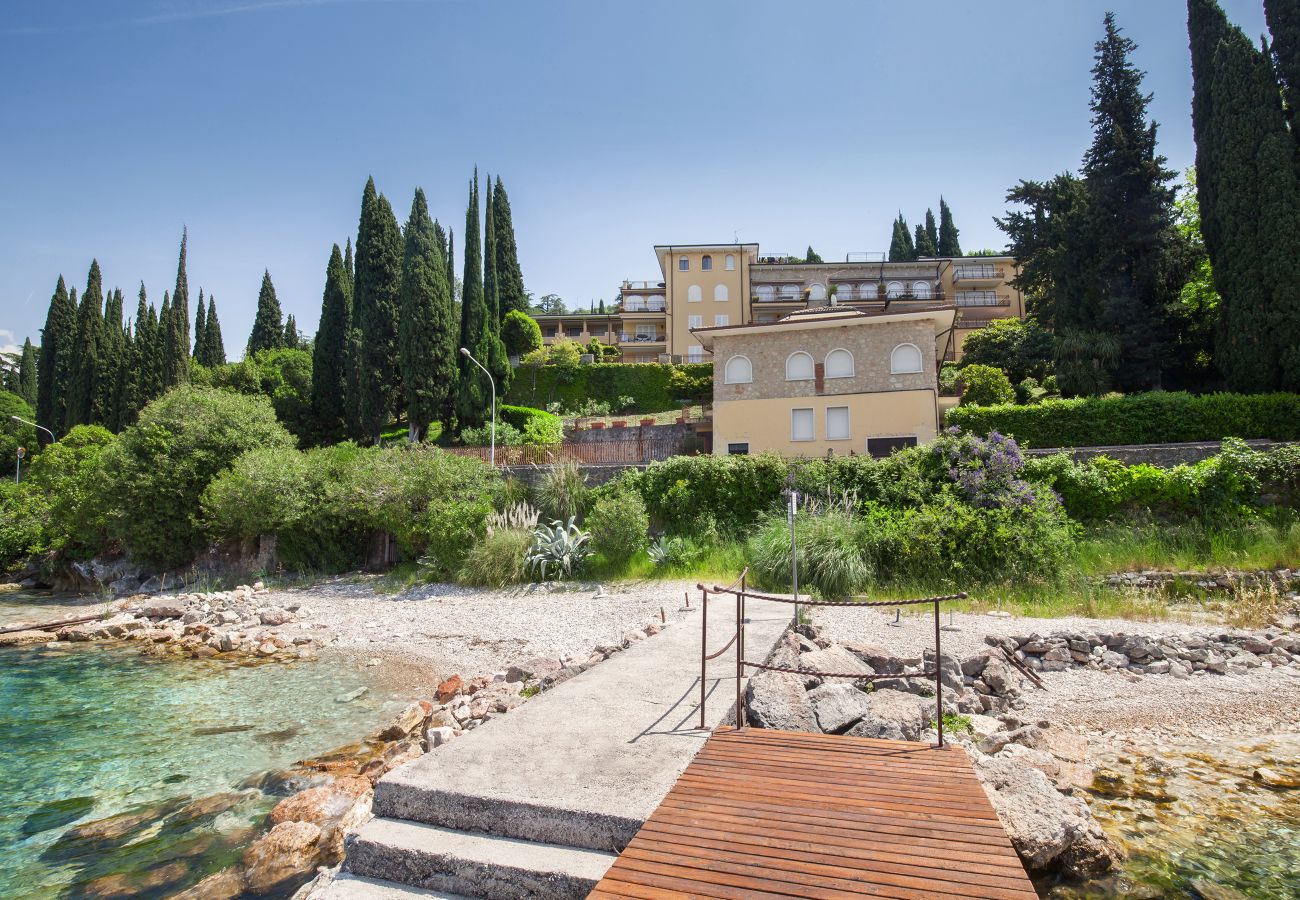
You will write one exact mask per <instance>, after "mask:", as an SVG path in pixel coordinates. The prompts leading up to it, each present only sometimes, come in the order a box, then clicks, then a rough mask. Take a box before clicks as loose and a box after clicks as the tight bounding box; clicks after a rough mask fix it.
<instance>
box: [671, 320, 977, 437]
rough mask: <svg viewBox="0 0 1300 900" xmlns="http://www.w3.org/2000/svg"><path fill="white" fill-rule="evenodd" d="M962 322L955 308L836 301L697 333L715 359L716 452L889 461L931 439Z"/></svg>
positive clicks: (710, 328) (937, 425)
mask: <svg viewBox="0 0 1300 900" xmlns="http://www.w3.org/2000/svg"><path fill="white" fill-rule="evenodd" d="M956 324H957V308H956V307H955V306H954V305H953V304H951V303H948V304H942V305H940V304H934V303H931V304H929V305H927V306H919V305H915V304H914V305H913V306H912V307H911V308H910V309H906V310H902V309H894V310H876V311H866V310H862V309H855V308H850V307H845V306H840V305H837V304H834V303H831V304H828V305H824V306H819V307H811V308H804V309H802V310H796V311H794V312H791V313H788V314H787V315H785V316H784V317H782V318H779V319H775V320H773V321H769V322H762V323H757V322H756V323H753V324H747V325H720V326H712V327H704V328H702V329H699V330H697V331H694V332H693V333H692V335H691V338H692V340H694V341H695V342H697V343H699V344H700V345H701V346H702V347H703V348H704V350H705V351H706V352H709V353H711V354H712V358H713V365H714V372H713V452H714V453H715V454H744V453H759V452H763V451H775V452H777V453H780V454H782V455H783V456H787V457H794V456H825V455H827V454H828V453H829V454H835V455H841V456H848V455H862V454H870V455H874V456H883V455H888V454H889V453H890V452H892V451H893V450H894V449H897V448H899V447H906V446H913V445H915V444H918V443H925V442H926V441H931V440H933V439H934V438H935V437H936V436H937V435H938V432H939V396H938V395H939V391H938V373H939V366H940V365H941V364H942V362H943V358H944V356H945V354H946V352H947V350H948V348H949V347H950V346H951V345H952V337H953V333H954V331H955V329H956Z"/></svg>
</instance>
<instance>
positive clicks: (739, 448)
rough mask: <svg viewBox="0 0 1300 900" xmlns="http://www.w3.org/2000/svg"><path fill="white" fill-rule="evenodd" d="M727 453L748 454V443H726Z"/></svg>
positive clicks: (734, 454)
mask: <svg viewBox="0 0 1300 900" xmlns="http://www.w3.org/2000/svg"><path fill="white" fill-rule="evenodd" d="M727 455H728V456H748V455H749V444H748V443H743V444H728V445H727Z"/></svg>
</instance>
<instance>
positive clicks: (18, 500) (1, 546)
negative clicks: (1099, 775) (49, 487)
mask: <svg viewBox="0 0 1300 900" xmlns="http://www.w3.org/2000/svg"><path fill="white" fill-rule="evenodd" d="M48 516H49V508H48V505H47V504H46V501H45V496H44V495H43V494H41V493H40V492H39V491H34V490H32V489H31V488H29V487H28V486H27V485H22V486H19V485H17V484H14V482H13V481H12V479H3V480H0V572H10V571H13V570H14V569H15V568H17V567H18V566H19V565H20V564H21V563H22V562H23V561H24V560H26V559H28V558H29V557H32V556H35V555H36V554H38V553H44V552H45V550H46V549H48V547H47V544H46V537H45V522H46V520H47V518H48Z"/></svg>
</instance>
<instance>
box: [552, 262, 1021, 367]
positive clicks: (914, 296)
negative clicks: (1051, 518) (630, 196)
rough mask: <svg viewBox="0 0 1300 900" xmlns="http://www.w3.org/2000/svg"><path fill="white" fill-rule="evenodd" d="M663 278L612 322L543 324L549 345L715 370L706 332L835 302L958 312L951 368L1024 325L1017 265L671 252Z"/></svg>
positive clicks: (644, 287)
mask: <svg viewBox="0 0 1300 900" xmlns="http://www.w3.org/2000/svg"><path fill="white" fill-rule="evenodd" d="M655 256H656V257H657V259H658V262H659V271H660V277H659V278H653V279H648V280H643V281H624V282H623V284H622V286H621V287H620V289H619V297H618V301H617V302H616V305H615V308H614V309H613V310H611V311H609V312H607V313H604V314H595V313H573V314H568V315H563V316H554V315H551V316H547V315H542V316H537V321H538V324H539V325H541V328H542V338H543V342H544V343H553V342H554V341H556V340H560V339H562V338H569V339H571V340H575V341H579V342H581V343H584V344H585V343H588V342H589V341H590V340H591V339H592V338H593V337H594V338H598V339H599V340H600V342H601V343H603V344H608V345H610V346H615V347H617V348H618V349H619V351H620V358H621V360H622V361H623V362H628V363H648V362H705V361H707V360H706V356H705V347H704V345H703V344H702V343H701V341H700V340H699V339H698V338H697V337H696V336H695V332H696V330H697V329H704V328H719V327H722V328H725V327H731V326H737V325H757V324H768V323H772V322H776V321H778V320H780V319H782V318H784V317H785V316H787V315H789V314H790V313H792V312H795V311H797V310H802V309H809V308H817V307H819V306H822V305H825V304H827V303H829V302H832V301H833V302H834V303H836V304H837V305H838V306H840V307H844V308H847V309H856V310H861V311H863V312H868V313H881V312H894V311H899V310H906V309H909V308H923V307H928V306H932V305H935V304H950V305H952V306H953V307H954V308H955V309H956V324H955V327H954V328H953V330H952V332H951V335H950V338H951V342H950V345H949V346H948V347H946V348H944V352H943V356H942V359H949V360H955V359H958V358H960V356H961V347H962V343H963V342H964V341H965V339H966V337H967V336H968V335H970V334H972V333H974V332H975V331H977V330H978V329H980V328H983V327H984V326H986V325H988V323H989V322H991V321H993V320H994V319H1002V318H1011V317H1016V318H1023V317H1024V315H1025V303H1024V297H1023V295H1022V294H1021V292H1020V291H1018V290H1016V289H1015V288H1013V287H1012V286H1011V284H1010V282H1011V280H1012V279H1013V278H1015V277H1016V275H1017V274H1018V273H1019V266H1018V265H1017V263H1016V260H1015V259H1014V258H1013V257H1009V256H995V257H962V258H953V259H949V258H942V259H922V260H917V261H915V262H896V263H891V262H887V261H886V260H885V258H884V254H878V253H877V254H873V253H850V254H848V255H847V256H846V258H845V260H844V261H843V262H822V263H805V262H797V261H794V260H793V259H792V258H791V257H790V256H788V255H786V254H783V253H765V252H762V251H760V248H759V245H758V244H739V243H735V244H661V245H657V246H656V247H655Z"/></svg>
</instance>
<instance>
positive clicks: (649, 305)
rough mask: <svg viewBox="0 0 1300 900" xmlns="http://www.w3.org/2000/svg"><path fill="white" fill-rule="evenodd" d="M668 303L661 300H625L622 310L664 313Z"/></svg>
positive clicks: (626, 311) (627, 311)
mask: <svg viewBox="0 0 1300 900" xmlns="http://www.w3.org/2000/svg"><path fill="white" fill-rule="evenodd" d="M666 307H667V303H666V302H665V301H663V300H660V299H655V300H633V299H625V300H624V301H623V305H622V306H621V307H620V309H621V310H622V311H623V312H625V313H629V312H663V311H664V309H665V308H666Z"/></svg>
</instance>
